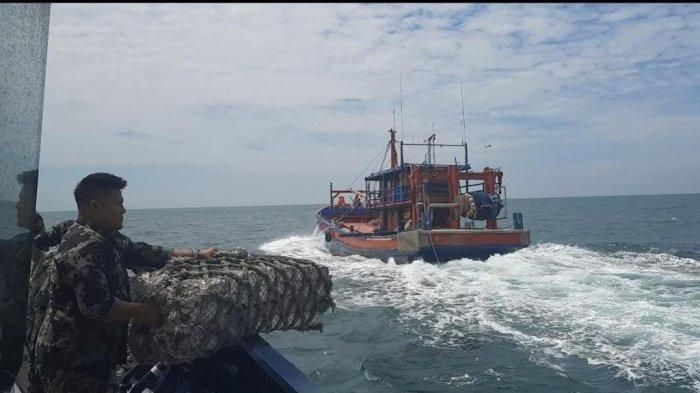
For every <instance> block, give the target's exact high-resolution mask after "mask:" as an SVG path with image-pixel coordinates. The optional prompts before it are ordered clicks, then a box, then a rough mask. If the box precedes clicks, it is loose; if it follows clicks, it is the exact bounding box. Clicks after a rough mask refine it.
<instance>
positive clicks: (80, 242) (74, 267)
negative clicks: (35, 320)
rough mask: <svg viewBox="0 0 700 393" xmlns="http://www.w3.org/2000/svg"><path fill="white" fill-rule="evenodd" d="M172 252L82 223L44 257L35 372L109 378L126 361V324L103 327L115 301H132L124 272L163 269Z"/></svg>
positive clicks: (112, 324) (107, 324) (111, 323)
mask: <svg viewBox="0 0 700 393" xmlns="http://www.w3.org/2000/svg"><path fill="white" fill-rule="evenodd" d="M170 253H171V250H170V249H166V248H163V247H158V246H151V245H148V244H146V243H135V242H132V241H131V240H130V239H129V238H128V237H126V236H124V235H122V234H120V233H119V232H113V233H110V234H103V233H99V232H97V231H95V230H93V229H91V228H90V227H88V226H86V225H83V224H81V223H80V222H75V223H73V224H72V225H71V226H70V227H69V228H68V230H67V231H66V232H65V234H64V235H63V238H62V240H61V242H60V245H59V247H58V249H57V250H55V251H54V252H52V253H49V254H47V259H46V260H45V263H47V264H48V265H49V267H48V268H47V269H48V270H49V271H50V275H49V283H48V289H49V291H48V304H47V306H46V311H45V313H44V317H43V320H42V322H41V324H40V326H39V330H38V334H37V337H36V344H35V360H36V363H37V365H38V366H39V369H40V370H41V369H43V370H44V371H48V370H49V369H58V368H70V369H83V370H91V371H90V372H92V373H97V374H102V373H109V372H110V371H111V370H112V369H113V368H114V366H115V365H117V364H119V363H122V362H123V361H124V360H125V357H126V335H127V327H128V323H127V322H104V321H102V318H103V317H104V316H105V315H106V314H107V313H108V312H109V310H110V309H111V307H112V305H113V304H114V298H115V297H116V298H119V299H120V300H124V301H130V300H131V297H130V294H129V281H128V275H127V271H126V269H127V268H136V269H138V268H140V267H152V268H157V267H162V266H164V265H165V262H166V261H167V259H168V257H169V255H170Z"/></svg>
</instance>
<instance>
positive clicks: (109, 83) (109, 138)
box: [37, 4, 700, 211]
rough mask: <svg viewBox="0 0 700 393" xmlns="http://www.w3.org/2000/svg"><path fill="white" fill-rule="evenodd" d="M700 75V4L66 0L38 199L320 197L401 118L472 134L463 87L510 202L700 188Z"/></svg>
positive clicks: (416, 125)
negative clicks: (87, 194)
mask: <svg viewBox="0 0 700 393" xmlns="http://www.w3.org/2000/svg"><path fill="white" fill-rule="evenodd" d="M698 71H700V6H699V5H697V4H670V5H667V4H618V5H615V4H594V5H556V4H546V5H537V4H491V5H473V4H389V5H383V4H369V5H367V4H332V5H331V4H327V5H323V4H290V5H286V4H266V5H263V4H196V5H195V4H149V5H145V4H53V5H52V7H51V21H50V32H49V44H48V59H47V73H46V90H45V101H44V118H43V131H42V142H41V158H40V179H39V193H38V201H37V208H38V210H39V211H52V210H74V204H75V202H74V200H73V196H72V190H73V188H74V187H75V185H76V183H77V182H78V181H79V180H80V179H81V178H82V177H84V176H85V175H87V174H89V173H92V172H97V171H106V172H111V173H114V174H117V175H119V176H122V177H124V178H126V179H127V180H128V182H129V185H128V187H127V188H126V189H125V190H124V197H125V200H126V202H125V205H126V207H127V209H128V208H160V207H164V208H165V207H199V206H240V205H287V204H315V203H324V202H325V201H327V200H328V187H329V182H333V183H334V186H336V187H346V186H349V185H352V186H354V187H358V188H364V182H363V181H362V175H366V173H362V171H363V168H368V166H369V168H368V169H367V170H368V171H371V170H372V169H379V166H378V164H375V165H374V166H373V165H370V163H371V162H372V161H373V159H375V158H376V157H377V156H378V155H379V156H381V153H382V152H383V150H384V148H385V145H386V142H387V141H388V137H389V134H388V132H387V131H388V130H389V129H390V128H391V127H392V126H394V124H396V127H397V129H398V130H399V134H398V137H399V138H403V140H404V141H406V142H416V143H418V142H422V141H423V140H425V139H426V138H427V137H428V136H429V135H430V134H432V133H433V128H434V129H435V130H436V134H437V141H438V143H440V142H442V143H460V142H461V138H462V130H463V128H462V103H461V97H460V88H461V89H462V90H463V95H464V113H465V118H466V122H465V128H466V136H467V141H468V143H469V146H470V164H471V165H472V167H473V168H475V169H481V168H483V167H484V166H485V165H486V164H488V165H489V166H491V167H500V168H501V169H502V170H503V171H504V174H505V175H504V183H505V184H506V185H507V187H508V196H509V197H510V198H537V197H564V196H592V195H640V194H672V193H697V192H700V170H699V169H700V154H698V151H700V110H699V109H700V99H699V98H700V72H698ZM460 78H461V79H462V83H461V84H460ZM402 112H403V113H402ZM485 145H491V147H490V148H485V147H484V146H485ZM454 156H457V158H458V160H460V161H461V160H462V155H461V154H459V153H458V152H455V151H454V150H441V149H438V152H437V158H438V160H439V161H443V162H454ZM406 157H407V158H412V159H414V160H415V161H422V158H423V152H422V151H414V152H408V151H407V152H406ZM380 158H381V157H380ZM375 161H378V160H375ZM358 176H359V179H358V180H356V181H355V182H354V183H353V180H354V179H356V178H358Z"/></svg>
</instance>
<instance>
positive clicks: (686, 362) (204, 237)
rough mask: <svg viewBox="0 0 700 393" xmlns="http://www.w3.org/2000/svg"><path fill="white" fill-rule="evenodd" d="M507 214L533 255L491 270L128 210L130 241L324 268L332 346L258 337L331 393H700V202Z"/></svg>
mask: <svg viewBox="0 0 700 393" xmlns="http://www.w3.org/2000/svg"><path fill="white" fill-rule="evenodd" d="M508 202H509V205H508V211H509V213H512V212H522V213H523V218H524V223H525V227H526V228H529V229H530V230H531V238H532V245H531V247H529V248H526V249H523V250H520V251H518V252H515V253H512V254H507V255H497V256H493V257H491V258H490V259H488V260H487V261H473V260H468V259H465V260H458V261H450V262H448V263H442V264H427V263H423V262H420V261H418V262H414V263H412V264H408V265H396V264H394V263H391V262H389V263H384V262H381V261H379V260H376V259H367V258H363V257H360V256H350V257H334V256H331V255H330V254H329V253H328V252H327V251H326V249H325V243H324V240H323V236H322V234H319V233H317V230H316V229H315V227H316V222H315V211H316V210H317V209H318V208H320V207H321V206H320V205H304V206H267V207H222V208H191V209H153V210H150V209H144V210H129V211H127V213H126V217H125V224H124V229H123V230H122V232H123V233H125V234H126V235H128V236H130V237H131V238H132V239H133V240H137V241H145V242H149V243H152V244H162V245H167V246H172V247H183V248H192V247H196V248H207V247H212V246H216V247H220V248H228V247H232V246H234V245H240V246H243V247H245V248H247V249H248V250H250V251H252V252H255V253H273V254H283V255H288V256H292V257H300V258H307V259H310V260H313V261H316V262H318V263H321V264H324V265H326V266H328V267H329V269H330V272H331V274H332V277H333V297H334V300H335V301H336V303H337V309H336V310H335V312H333V313H328V314H326V315H325V316H324V318H323V321H324V330H323V332H304V333H302V332H296V331H289V332H273V333H271V334H264V335H263V337H264V338H265V339H266V340H267V341H268V342H269V343H270V344H272V345H273V346H274V347H275V348H276V349H278V350H279V351H280V352H281V353H282V354H283V355H284V356H286V357H287V358H288V359H289V360H290V361H292V362H293V363H294V364H295V365H296V366H297V367H298V368H299V369H301V370H302V371H303V372H304V373H306V375H308V376H309V378H310V379H311V380H312V381H314V383H316V384H317V385H318V386H319V387H320V388H321V390H323V391H326V392H500V391H506V390H507V391H516V392H700V194H689V195H654V196H619V197H581V198H543V199H519V200H518V199H511V200H509V201H508ZM42 215H43V216H44V220H45V222H46V224H47V226H49V225H52V224H55V223H57V222H60V221H61V220H64V219H68V218H74V217H75V213H74V212H46V213H42Z"/></svg>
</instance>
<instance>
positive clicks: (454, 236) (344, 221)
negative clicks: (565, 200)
mask: <svg viewBox="0 0 700 393" xmlns="http://www.w3.org/2000/svg"><path fill="white" fill-rule="evenodd" d="M389 134H390V139H389V143H388V144H387V146H386V149H385V152H388V151H390V152H391V166H390V168H388V169H386V170H381V168H380V170H379V171H377V172H373V173H371V174H370V175H369V176H367V177H365V178H364V180H365V188H364V190H358V189H352V188H346V189H334V188H333V183H331V184H330V198H329V201H330V204H329V205H328V206H325V207H323V208H321V209H319V210H318V211H317V212H316V218H317V221H318V228H319V230H320V231H323V233H324V238H325V242H326V246H327V248H328V250H329V251H330V253H331V254H332V255H337V256H347V255H362V256H365V257H368V258H379V259H381V260H383V261H388V260H389V259H393V260H394V261H395V262H396V263H407V262H411V261H414V260H419V259H421V260H423V261H426V262H438V263H439V262H445V261H449V260H454V259H462V258H469V259H478V260H484V259H487V258H489V257H490V256H492V255H494V254H506V253H510V252H513V251H516V250H519V249H522V248H524V247H527V246H529V245H530V231H529V230H528V229H524V228H523V217H522V213H513V219H512V225H510V226H506V225H503V224H502V225H500V226H499V223H504V221H507V220H508V211H507V200H506V199H507V195H506V186H505V185H504V184H503V172H502V171H501V170H500V169H498V168H489V167H485V168H483V170H481V171H472V170H471V167H470V166H469V159H468V158H469V150H468V145H467V143H466V142H464V141H463V142H462V143H461V144H437V143H436V142H435V138H436V136H435V134H434V133H433V134H432V135H431V136H430V137H429V138H428V139H427V140H426V141H424V143H405V142H404V141H403V140H402V141H397V140H396V130H395V129H394V128H392V129H390V130H389ZM397 144H398V149H397ZM407 147H408V148H418V147H424V148H427V151H426V154H425V156H424V157H425V160H424V161H423V162H421V163H409V162H406V161H405V160H404V158H405V157H404V148H407ZM437 147H440V148H452V149H454V148H459V149H460V151H461V150H462V149H463V153H464V163H463V164H461V165H460V164H459V163H458V161H457V158H456V157H455V160H454V163H450V164H438V163H437V162H436V160H435V158H436V154H435V151H436V150H435V149H436V148H437ZM385 154H386V153H385ZM459 154H460V155H461V154H462V153H461V152H460V153H459Z"/></svg>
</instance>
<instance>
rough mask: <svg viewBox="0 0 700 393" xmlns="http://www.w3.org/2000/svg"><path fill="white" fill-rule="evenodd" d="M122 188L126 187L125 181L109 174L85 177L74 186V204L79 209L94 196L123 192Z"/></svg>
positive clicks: (102, 173) (94, 174)
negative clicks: (110, 192)
mask: <svg viewBox="0 0 700 393" xmlns="http://www.w3.org/2000/svg"><path fill="white" fill-rule="evenodd" d="M124 187H126V180H124V179H122V178H121V177H119V176H115V175H112V174H111V173H104V172H99V173H93V174H90V175H87V176H85V177H84V178H83V180H81V181H80V182H79V183H78V185H77V186H75V191H73V195H74V196H75V203H77V204H78V207H80V206H82V205H83V204H85V203H88V202H90V201H91V200H93V199H95V195H96V194H98V193H103V192H108V191H111V190H123V189H124Z"/></svg>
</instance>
